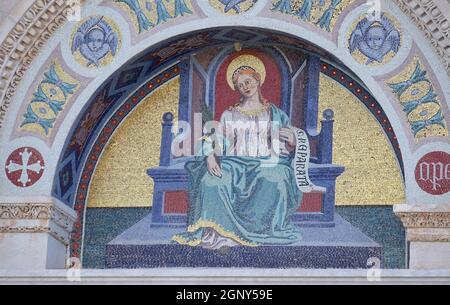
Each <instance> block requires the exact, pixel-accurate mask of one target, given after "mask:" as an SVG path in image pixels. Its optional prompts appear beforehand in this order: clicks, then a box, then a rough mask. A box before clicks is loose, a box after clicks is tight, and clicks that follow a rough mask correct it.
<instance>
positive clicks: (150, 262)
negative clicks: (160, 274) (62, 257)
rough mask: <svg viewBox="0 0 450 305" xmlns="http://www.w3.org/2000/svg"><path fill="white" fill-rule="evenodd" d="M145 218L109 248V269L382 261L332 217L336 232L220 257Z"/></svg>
mask: <svg viewBox="0 0 450 305" xmlns="http://www.w3.org/2000/svg"><path fill="white" fill-rule="evenodd" d="M150 225H151V217H150V216H147V217H146V218H144V219H143V220H141V221H140V222H139V223H137V224H136V225H134V226H133V227H132V228H130V229H128V230H127V231H125V232H124V233H122V234H121V235H120V236H118V237H117V238H115V239H114V240H113V241H111V242H110V243H109V244H108V246H107V266H108V267H109V268H154V267H256V268H366V267H367V260H368V259H369V258H371V257H377V258H379V259H380V260H381V247H380V246H379V245H378V244H377V243H375V242H374V241H373V240H371V239H370V238H369V237H367V236H366V235H364V234H363V233H362V232H361V231H360V230H359V229H357V228H355V227H353V226H352V225H351V224H350V223H348V222H347V221H345V220H344V219H343V218H342V217H340V216H339V215H336V226H335V227H334V228H301V232H302V239H301V240H300V241H298V242H297V243H294V244H291V245H288V246H260V247H256V248H253V247H234V248H231V249H229V250H228V252H226V253H223V252H220V251H211V250H204V249H201V248H198V247H197V248H192V247H187V246H181V245H178V244H174V243H172V242H171V237H172V236H173V235H175V234H176V233H180V232H182V229H181V230H180V229H179V228H177V229H173V228H150Z"/></svg>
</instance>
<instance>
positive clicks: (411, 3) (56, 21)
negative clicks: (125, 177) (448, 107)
mask: <svg viewBox="0 0 450 305" xmlns="http://www.w3.org/2000/svg"><path fill="white" fill-rule="evenodd" d="M392 1H393V2H395V3H396V4H397V5H398V6H399V7H400V8H401V9H402V10H403V11H404V12H405V13H406V14H407V15H408V16H409V17H410V18H411V19H412V20H413V22H414V23H415V24H416V25H417V26H418V27H419V29H420V30H421V31H422V32H424V34H425V35H426V37H428V38H429V40H430V42H431V44H432V45H433V46H434V48H435V50H436V52H437V54H438V55H439V56H440V57H441V59H442V62H443V64H444V67H445V69H446V71H447V73H448V75H449V76H450V23H449V20H448V18H446V16H445V15H444V14H443V13H442V12H441V11H440V9H439V7H438V6H437V5H436V4H435V3H434V1H435V0H392ZM69 4H70V2H69V1H66V0H35V2H34V4H33V5H31V6H30V7H29V8H28V9H27V10H26V11H25V12H24V14H23V16H22V18H21V19H20V20H19V21H18V22H17V24H16V25H15V26H14V27H13V29H12V30H11V31H10V32H9V34H8V35H7V36H6V38H5V39H4V41H3V42H2V43H1V45H0V129H1V128H2V125H3V122H4V118H5V115H6V111H7V109H8V108H9V105H10V103H11V100H12V98H13V96H14V94H15V92H16V90H17V87H18V85H19V83H20V82H21V80H22V78H23V76H24V74H25V72H26V71H27V70H28V69H29V67H30V66H31V64H32V63H33V60H34V58H35V57H36V56H37V54H38V53H39V51H40V49H41V48H42V47H43V46H44V45H45V44H46V42H47V41H48V39H49V38H50V37H51V36H52V35H53V33H54V32H55V31H56V30H57V29H58V28H59V27H61V26H62V25H63V24H65V23H66V21H67V16H68V14H69V12H70V7H69Z"/></svg>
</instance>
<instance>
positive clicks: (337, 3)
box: [272, 0, 354, 32]
mask: <svg viewBox="0 0 450 305" xmlns="http://www.w3.org/2000/svg"><path fill="white" fill-rule="evenodd" d="M352 2H354V0H273V1H272V3H273V6H272V10H273V11H277V12H280V13H283V14H288V15H292V16H296V17H298V18H300V19H301V20H303V21H306V22H309V23H312V24H314V25H316V26H319V27H320V28H321V29H324V30H326V31H328V32H331V31H332V30H333V28H334V25H335V23H336V19H337V17H338V16H339V15H340V14H341V13H342V11H343V10H344V9H345V8H346V7H347V6H348V5H349V4H351V3H352Z"/></svg>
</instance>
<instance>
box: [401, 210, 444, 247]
mask: <svg viewBox="0 0 450 305" xmlns="http://www.w3.org/2000/svg"><path fill="white" fill-rule="evenodd" d="M394 212H395V214H396V215H397V217H399V218H400V220H401V221H402V222H403V225H404V227H405V228H406V235H407V239H408V241H420V242H449V241H450V204H441V205H428V204H421V205H401V206H400V205H399V206H395V207H394Z"/></svg>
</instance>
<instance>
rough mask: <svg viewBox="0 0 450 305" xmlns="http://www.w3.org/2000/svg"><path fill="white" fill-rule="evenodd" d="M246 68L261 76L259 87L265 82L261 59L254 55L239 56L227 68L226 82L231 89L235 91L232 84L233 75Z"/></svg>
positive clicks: (264, 68) (264, 70) (264, 71)
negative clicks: (241, 68)
mask: <svg viewBox="0 0 450 305" xmlns="http://www.w3.org/2000/svg"><path fill="white" fill-rule="evenodd" d="M243 66H247V67H251V68H253V69H254V70H255V71H256V72H258V73H259V75H260V76H261V86H262V85H263V84H264V81H265V80H266V67H265V66H264V63H263V62H262V60H261V59H259V58H258V57H256V56H254V55H241V56H238V57H236V58H235V59H234V60H233V61H232V62H231V63H230V65H229V66H228V69H227V81H228V85H229V86H230V88H231V89H233V90H235V88H234V84H233V74H234V72H235V71H236V70H237V69H239V68H240V67H243Z"/></svg>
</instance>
